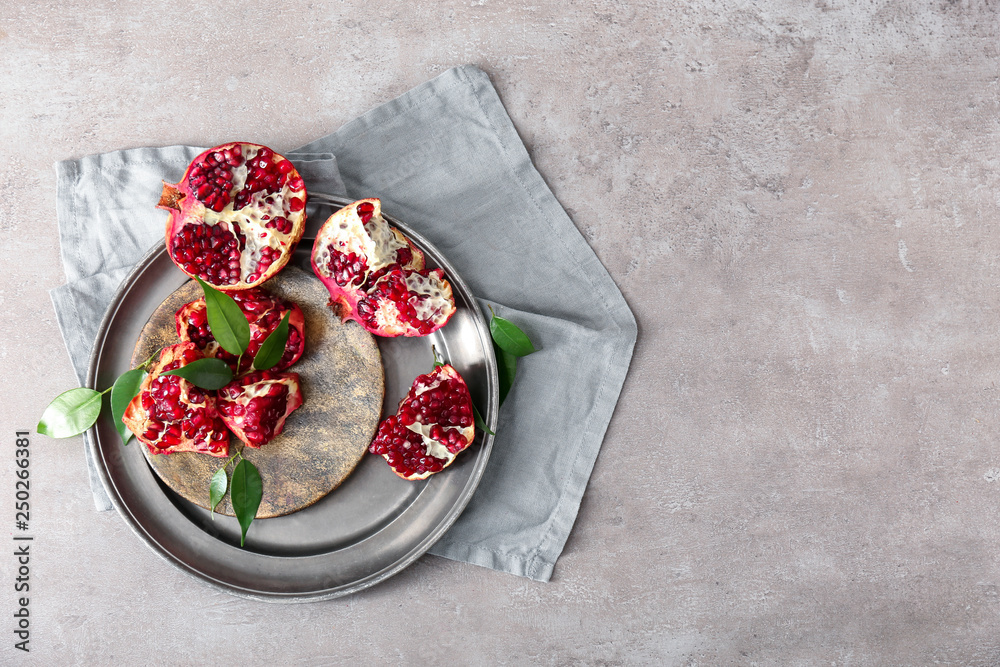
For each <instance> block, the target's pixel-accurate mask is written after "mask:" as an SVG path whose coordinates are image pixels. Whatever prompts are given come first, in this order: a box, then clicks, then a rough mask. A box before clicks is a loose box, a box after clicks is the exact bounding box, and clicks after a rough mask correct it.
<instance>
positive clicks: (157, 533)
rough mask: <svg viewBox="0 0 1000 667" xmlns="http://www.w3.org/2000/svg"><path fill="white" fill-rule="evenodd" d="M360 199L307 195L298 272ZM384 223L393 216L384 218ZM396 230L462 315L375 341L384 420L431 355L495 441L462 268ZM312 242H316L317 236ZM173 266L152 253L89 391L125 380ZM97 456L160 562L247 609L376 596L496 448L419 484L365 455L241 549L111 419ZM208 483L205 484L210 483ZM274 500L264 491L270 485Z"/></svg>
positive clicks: (477, 450) (229, 525)
mask: <svg viewBox="0 0 1000 667" xmlns="http://www.w3.org/2000/svg"><path fill="white" fill-rule="evenodd" d="M350 201H351V200H348V199H343V198H340V197H333V196H330V195H323V194H320V193H310V203H309V208H308V211H309V213H310V216H309V224H308V225H307V228H306V237H307V238H304V239H303V241H302V243H301V244H300V245H299V248H298V250H296V254H295V257H294V258H293V260H292V263H295V264H296V265H298V266H300V267H303V268H305V270H307V271H309V270H311V269H310V268H309V255H310V252H311V250H312V238H314V236H315V230H316V229H317V228H318V225H319V224H320V223H321V222H322V221H323V220H325V219H326V217H328V216H329V215H330V213H332V212H333V210H335V209H336V208H339V207H340V206H343V205H345V204H348V203H350ZM383 215H385V214H384V213H383ZM385 218H386V219H387V220H388V221H389V222H390V223H391V224H393V225H395V226H396V227H398V228H399V229H400V230H401V231H402V232H403V233H404V234H405V235H406V236H407V237H409V238H410V239H411V240H412V241H413V242H414V243H415V244H416V245H417V246H418V247H419V248H420V249H421V250H423V251H424V253H425V254H426V256H427V264H428V266H430V267H433V266H439V267H441V268H443V269H444V270H445V272H446V274H447V277H448V280H449V281H450V282H451V285H452V288H453V291H454V294H455V301H456V305H457V308H458V310H457V312H456V313H455V315H454V316H453V317H452V319H451V321H450V322H449V323H448V324H447V325H446V326H445V327H443V328H442V329H440V330H438V331H437V332H435V333H434V334H431V335H430V336H425V337H422V338H379V339H378V344H379V349H380V351H381V354H382V361H383V365H384V367H385V380H386V395H385V402H384V404H383V409H382V413H383V417H384V416H387V415H389V414H392V413H393V412H395V408H396V404H397V403H398V402H399V399H400V398H402V397H403V396H404V395H405V394H406V391H407V390H408V389H409V387H410V385H411V384H412V382H413V379H414V378H415V377H416V376H417V375H420V374H422V373H426V372H429V371H430V369H431V363H432V361H431V360H432V355H431V346H432V345H434V346H436V348H437V350H438V351H439V353H440V354H441V355H442V356H443V357H444V358H445V359H446V360H448V361H449V362H450V363H451V364H452V365H453V366H454V367H455V368H456V370H458V372H459V373H461V375H462V377H463V378H465V380H466V382H467V383H468V385H469V390H470V392H471V394H472V398H473V400H474V401H475V403H476V405H477V406H479V408H480V409H482V410H484V419H485V420H486V423H487V425H488V426H489V427H490V430H491V431H493V430H495V429H496V419H497V408H498V400H497V399H498V394H499V391H498V387H497V375H496V373H497V371H496V360H495V358H494V355H493V346H492V343H491V339H490V333H489V327H488V325H487V323H486V321H485V319H484V318H483V315H482V313H481V312H480V310H479V307H478V305H477V304H476V302H475V300H474V299H473V296H472V294H471V293H470V292H469V288H468V287H467V286H466V285H465V283H464V282H463V281H462V279H461V278H460V277H459V275H458V273H457V272H456V271H455V269H454V268H453V267H452V266H451V265H450V264H448V262H447V260H446V259H445V258H444V257H443V256H441V254H440V253H439V252H438V251H437V250H435V248H434V247H433V246H432V245H431V244H430V243H428V242H427V241H426V239H424V238H423V237H421V236H420V235H419V234H418V233H416V232H414V231H413V230H412V229H410V228H409V227H407V226H406V225H405V224H403V223H401V222H400V221H398V220H395V219H394V218H392V217H390V216H388V215H385ZM310 230H312V233H310ZM187 279H188V278H187V276H185V275H184V274H183V273H182V272H181V271H180V270H179V269H177V268H176V267H175V266H174V264H173V262H172V261H171V260H170V257H169V256H168V255H167V251H166V247H165V245H160V246H158V247H156V248H153V249H152V250H151V251H150V252H149V253H148V254H147V255H146V257H145V258H144V259H143V260H142V261H141V262H140V263H139V264H138V265H137V266H136V268H135V270H134V271H133V272H132V274H131V275H130V276H129V277H128V278H127V279H126V280H125V281H124V282H123V283H122V286H121V287H120V288H119V290H118V292H117V294H116V295H115V298H114V300H113V301H112V303H111V305H110V306H109V308H108V311H107V313H105V316H104V320H103V321H102V322H101V326H100V329H99V331H98V334H97V339H96V341H95V344H94V352H93V353H92V355H91V359H90V368H89V371H88V375H87V386H89V387H108V386H111V384H112V383H113V382H114V380H115V378H116V377H118V375H120V374H121V373H123V372H124V371H126V370H128V369H129V358H130V356H131V354H132V348H133V346H134V344H135V341H136V339H137V337H138V335H139V332H140V330H141V329H142V326H143V325H144V324H145V323H146V320H147V319H148V318H149V316H150V314H151V313H152V312H153V310H154V309H155V308H156V307H157V306H158V305H159V304H160V303H161V302H162V301H163V300H164V299H165V298H166V297H167V295H169V294H170V293H171V292H173V291H174V290H175V289H177V288H178V287H179V286H180V285H182V284H183V283H184V282H185V281H186V280H187ZM90 436H91V437H90V447H91V453H92V454H93V458H94V461H95V462H96V463H97V468H98V473H99V475H100V478H101V481H102V482H103V483H104V487H105V489H107V492H108V495H109V496H110V497H111V501H112V503H113V504H114V506H115V508H116V509H117V510H118V512H119V513H120V514H121V515H122V517H123V518H124V519H125V522H126V523H127V524H128V525H129V527H130V528H132V530H133V531H135V533H136V534H137V535H138V536H139V537H140V538H141V539H142V540H143V541H144V542H145V543H146V544H147V545H148V546H149V547H150V548H151V549H152V550H153V551H154V552H155V553H157V554H158V555H160V556H162V557H163V558H164V559H166V560H167V562H169V563H171V564H172V565H175V566H176V567H178V568H180V569H181V570H183V571H184V572H186V573H188V574H190V575H192V576H194V577H197V578H198V579H201V580H203V581H206V582H209V583H211V584H213V585H215V586H218V587H220V588H222V589H224V590H226V591H228V592H230V593H233V594H235V595H239V596H242V597H248V598H254V599H259V600H265V601H280V602H301V601H310V600H321V599H328V598H334V597H339V596H342V595H347V594H349V593H354V592H356V591H359V590H362V589H364V588H367V587H369V586H373V585H375V584H377V583H379V582H381V581H384V580H385V579H387V578H388V577H391V576H392V575H394V574H396V573H397V572H399V571H401V570H402V569H403V568H405V567H407V566H408V565H410V564H411V563H413V562H414V561H415V560H416V559H417V558H419V557H420V556H421V555H423V554H424V553H425V552H426V551H427V550H428V549H430V547H431V546H432V545H433V544H434V543H435V542H436V541H437V540H438V539H439V538H440V537H441V536H442V535H443V534H444V533H445V531H446V530H447V529H448V528H449V527H450V526H451V524H452V523H454V521H455V519H457V518H458V516H459V514H461V513H462V510H463V509H465V506H466V505H467V504H468V502H469V500H470V499H471V497H472V494H473V492H474V491H475V489H476V486H477V485H478V484H479V480H480V478H481V477H482V474H483V470H484V468H485V467H486V462H487V460H488V459H489V455H490V449H491V447H492V445H493V436H491V435H489V434H486V433H483V432H481V430H480V429H477V433H476V441H475V442H474V443H473V444H472V445H471V446H470V447H469V449H467V450H466V451H465V452H463V453H462V454H460V455H459V456H458V459H457V460H456V461H455V463H453V464H452V465H451V466H450V467H449V468H448V469H446V470H445V471H443V472H441V473H438V474H437V475H432V476H431V477H430V478H428V479H427V480H425V481H422V482H407V481H405V480H402V479H400V478H398V477H397V476H396V475H395V474H393V473H392V471H391V470H390V469H389V467H388V466H387V465H386V464H385V461H384V460H383V459H382V458H381V457H376V456H373V455H366V456H365V457H364V459H363V460H362V462H361V463H360V464H358V467H357V468H356V469H355V471H354V473H353V474H352V475H351V476H350V477H348V479H347V480H346V481H345V482H344V483H343V484H342V485H341V486H340V487H338V488H337V489H335V490H334V491H333V492H332V493H330V494H329V495H328V496H326V497H325V498H323V499H322V500H320V501H319V502H317V503H316V504H315V505H312V506H311V507H308V508H306V509H304V510H301V511H299V512H295V513H294V514H289V515H287V516H282V517H277V518H273V519H258V520H257V521H255V522H254V523H253V525H252V526H251V528H250V531H249V533H248V535H247V543H246V547H245V548H243V549H241V548H240V547H239V535H240V529H239V524H238V523H237V521H236V519H235V518H232V517H222V516H218V515H216V517H215V518H214V520H213V519H212V518H211V516H210V514H209V512H208V511H207V510H204V509H202V508H200V507H198V506H196V505H194V504H192V503H190V502H188V501H187V500H184V499H183V498H181V497H180V496H178V495H177V494H175V493H174V492H173V491H171V490H170V489H168V488H167V487H165V486H164V485H162V484H161V483H160V482H159V480H158V478H157V476H156V474H155V473H154V472H153V471H152V470H151V469H150V468H149V464H148V463H147V462H146V459H145V457H144V456H143V454H142V451H141V450H140V447H141V446H142V445H137V444H136V443H135V441H133V443H132V444H131V445H129V446H128V447H124V446H122V444H121V440H120V439H119V438H118V435H117V432H116V431H115V428H114V426H113V424H112V423H111V420H110V419H109V418H107V417H104V416H102V417H101V419H99V420H98V422H97V424H95V425H94V427H93V428H92V429H91V430H90ZM206 483H207V482H206ZM265 493H266V480H265Z"/></svg>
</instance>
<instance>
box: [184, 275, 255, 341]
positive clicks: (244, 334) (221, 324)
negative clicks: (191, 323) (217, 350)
mask: <svg viewBox="0 0 1000 667" xmlns="http://www.w3.org/2000/svg"><path fill="white" fill-rule="evenodd" d="M195 280H197V281H198V284H199V285H201V289H202V291H203V292H204V293H205V315H206V316H207V317H208V327H209V328H210V329H211V330H212V335H213V336H215V340H217V341H219V345H221V346H222V349H224V350H225V351H226V352H229V353H230V354H243V352H245V351H246V349H247V345H249V344H250V323H249V322H247V318H246V315H244V314H243V311H242V310H240V307H239V306H238V305H236V302H235V301H233V298H232V297H231V296H229V295H228V294H223V293H222V292H220V291H219V290H217V289H215V288H213V287H212V286H211V285H207V284H205V281H203V280H202V279H201V278H195Z"/></svg>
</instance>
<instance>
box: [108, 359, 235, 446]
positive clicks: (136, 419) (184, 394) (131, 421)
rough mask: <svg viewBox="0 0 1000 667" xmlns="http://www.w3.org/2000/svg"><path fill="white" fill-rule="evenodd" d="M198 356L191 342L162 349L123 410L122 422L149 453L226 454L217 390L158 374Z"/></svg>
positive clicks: (224, 429) (226, 437)
mask: <svg viewBox="0 0 1000 667" xmlns="http://www.w3.org/2000/svg"><path fill="white" fill-rule="evenodd" d="M202 358H203V355H202V353H201V351H200V350H198V348H197V346H195V344H194V343H178V344H176V345H171V346H169V347H165V348H163V350H162V351H161V352H160V358H159V360H158V361H157V362H156V363H155V364H153V366H152V368H150V370H149V375H147V376H146V379H144V380H143V381H142V384H141V385H140V386H139V393H138V395H136V397H135V398H133V399H132V401H131V402H130V403H129V404H128V407H127V408H126V409H125V414H124V416H123V417H122V422H124V424H125V425H126V426H128V428H129V430H130V431H132V433H134V434H135V437H136V438H137V439H138V440H139V441H140V442H142V443H143V444H145V445H146V446H147V447H148V448H149V451H150V452H151V453H153V454H172V453H174V452H200V453H202V454H210V455H212V456H228V455H229V431H228V430H226V425H225V424H223V423H222V419H220V417H219V413H218V411H217V410H216V406H215V392H210V391H205V390H204V389H199V388H198V387H196V386H194V385H193V384H191V383H190V382H188V381H187V380H185V379H183V378H180V377H177V376H176V375H162V373H164V372H166V371H171V370H174V369H176V368H180V367H181V366H185V365H187V364H189V363H191V362H192V361H195V360H196V359H202Z"/></svg>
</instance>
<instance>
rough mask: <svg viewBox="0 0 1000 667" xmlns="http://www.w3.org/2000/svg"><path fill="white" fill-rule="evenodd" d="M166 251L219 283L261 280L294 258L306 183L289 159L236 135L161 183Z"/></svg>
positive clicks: (233, 286)
mask: <svg viewBox="0 0 1000 667" xmlns="http://www.w3.org/2000/svg"><path fill="white" fill-rule="evenodd" d="M157 207H158V208H162V209H165V210H166V211H167V212H168V213H169V214H170V216H169V218H168V219H167V252H168V253H169V254H170V258H171V259H172V260H173V261H174V264H176V265H177V266H178V267H179V268H180V270H181V271H183V272H184V273H186V274H187V275H189V276H191V277H192V278H193V277H196V276H197V277H198V278H201V279H202V280H204V281H205V282H206V283H208V284H209V285H211V286H212V287H215V288H216V289H220V290H227V291H229V290H243V289H248V288H250V287H254V286H256V285H259V284H261V283H262V282H264V281H265V280H267V279H268V278H270V277H271V276H273V275H274V274H276V273H277V272H278V271H280V270H281V269H282V268H283V267H284V266H285V264H287V263H288V260H289V258H291V256H292V252H293V251H294V250H295V246H296V245H297V244H298V242H299V240H300V239H301V238H302V232H303V231H304V230H305V223H306V188H305V182H304V181H303V180H302V177H301V176H300V175H299V172H298V171H297V170H296V169H295V167H294V165H292V163H291V162H289V161H288V160H287V159H286V158H284V157H282V156H281V155H278V154H277V153H275V152H274V151H272V150H271V149H270V148H268V147H266V146H261V145H259V144H248V143H244V142H234V143H229V144H223V145H221V146H216V147H215V148H210V149H209V150H207V151H205V152H204V153H202V154H201V155H199V156H198V157H196V158H195V159H194V160H193V161H192V162H191V164H190V166H188V168H187V171H185V172H184V176H183V178H181V180H180V182H179V183H177V184H174V185H171V184H169V183H164V184H163V194H162V196H161V197H160V202H159V204H157Z"/></svg>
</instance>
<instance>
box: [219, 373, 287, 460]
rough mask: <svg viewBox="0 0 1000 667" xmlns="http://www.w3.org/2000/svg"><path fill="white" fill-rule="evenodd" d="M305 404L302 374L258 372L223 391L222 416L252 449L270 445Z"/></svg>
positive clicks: (220, 393)
mask: <svg viewBox="0 0 1000 667" xmlns="http://www.w3.org/2000/svg"><path fill="white" fill-rule="evenodd" d="M300 405H302V390H301V388H300V387H299V374H298V373H276V372H274V371H258V372H256V373H250V374H249V375H245V376H244V377H241V378H237V379H236V380H233V381H232V382H230V383H229V384H227V385H226V386H225V387H223V388H222V389H220V390H219V401H218V406H219V414H220V415H222V420H223V421H224V422H225V423H226V426H228V427H229V429H230V430H231V431H232V432H233V433H234V434H235V435H236V437H237V438H239V439H240V440H242V441H243V442H245V443H246V444H247V446H248V447H254V448H257V447H260V446H261V445H264V444H267V443H268V442H270V441H271V440H272V439H274V437H275V436H277V435H279V434H280V433H281V431H282V430H283V429H284V428H285V420H286V419H287V418H288V415H290V414H292V412H293V411H294V410H296V409H297V408H298V407H299V406H300Z"/></svg>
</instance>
